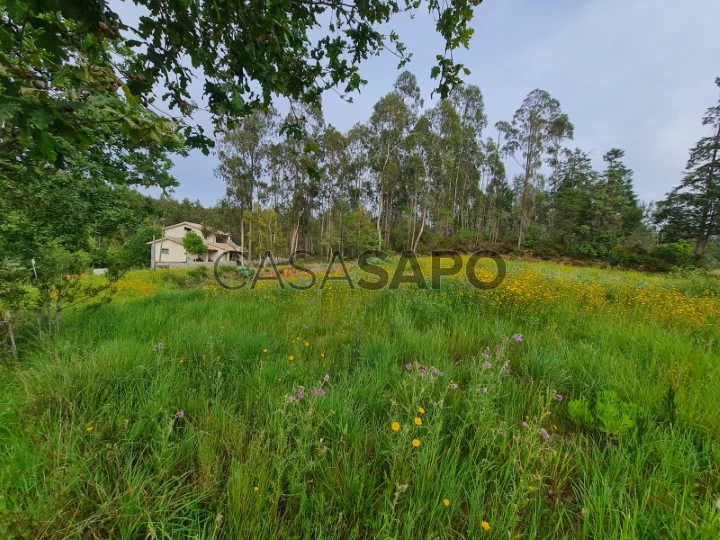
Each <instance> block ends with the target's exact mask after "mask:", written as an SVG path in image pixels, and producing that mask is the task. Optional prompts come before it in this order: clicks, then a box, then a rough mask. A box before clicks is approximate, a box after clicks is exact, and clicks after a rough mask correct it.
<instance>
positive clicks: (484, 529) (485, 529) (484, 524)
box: [480, 521, 490, 532]
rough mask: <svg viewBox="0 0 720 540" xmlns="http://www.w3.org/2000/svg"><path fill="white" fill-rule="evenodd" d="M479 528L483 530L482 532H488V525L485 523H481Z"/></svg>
mask: <svg viewBox="0 0 720 540" xmlns="http://www.w3.org/2000/svg"><path fill="white" fill-rule="evenodd" d="M480 526H481V527H482V528H483V531H485V532H488V531H489V530H490V524H489V523H488V522H487V521H483V522H482V523H481V524H480Z"/></svg>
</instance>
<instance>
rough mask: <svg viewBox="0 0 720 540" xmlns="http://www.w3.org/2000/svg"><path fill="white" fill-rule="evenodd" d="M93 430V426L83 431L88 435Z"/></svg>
mask: <svg viewBox="0 0 720 540" xmlns="http://www.w3.org/2000/svg"><path fill="white" fill-rule="evenodd" d="M93 429H95V427H94V426H88V427H86V428H85V431H87V432H88V433H90V432H91V431H92V430H93Z"/></svg>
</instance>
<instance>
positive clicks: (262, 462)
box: [0, 261, 720, 538]
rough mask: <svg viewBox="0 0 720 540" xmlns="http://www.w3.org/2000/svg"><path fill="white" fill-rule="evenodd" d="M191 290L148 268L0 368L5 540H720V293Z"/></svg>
mask: <svg viewBox="0 0 720 540" xmlns="http://www.w3.org/2000/svg"><path fill="white" fill-rule="evenodd" d="M422 266H423V268H424V269H425V270H427V269H428V268H429V264H428V261H423V262H422ZM351 272H352V273H355V272H356V269H351ZM183 275H185V272H184V271H180V270H162V271H149V270H147V271H142V272H131V273H130V274H128V275H127V276H126V277H125V278H124V279H122V280H120V281H119V282H118V297H119V298H118V300H117V301H116V302H113V303H112V304H108V305H105V306H103V307H102V308H101V309H100V310H99V311H96V312H95V313H94V315H93V317H86V316H85V315H84V314H83V312H78V313H77V314H76V315H74V316H71V317H67V318H66V323H65V329H64V332H63V334H62V335H61V336H60V337H57V338H55V339H53V340H52V341H51V342H48V343H38V344H36V345H34V346H32V347H31V348H28V347H26V346H24V347H23V348H22V349H23V350H25V351H26V354H24V355H23V356H22V357H21V358H20V359H19V361H18V363H16V364H11V365H8V364H4V365H3V366H2V367H1V368H0V369H2V372H1V373H0V375H1V376H0V381H1V382H0V385H2V388H1V391H0V396H2V397H1V398H0V446H1V447H2V453H3V456H4V457H3V460H2V462H1V463H2V464H1V465H0V492H2V493H3V498H2V499H0V535H2V536H3V537H14V536H17V537H27V536H31V537H70V538H80V537H93V536H97V537H123V538H127V537H147V536H154V537H172V538H177V537H188V536H197V537H203V538H213V537H229V538H237V537H242V538H248V537H252V538H261V537H262V538H269V537H279V536H282V537H313V538H317V537H348V538H361V537H364V538H367V537H378V536H391V537H403V538H404V537H423V538H425V537H433V538H435V537H438V536H439V537H441V538H456V537H468V538H483V537H487V538H495V537H507V536H508V535H509V536H511V537H517V536H523V537H524V536H538V537H558V538H576V537H580V536H584V537H593V538H617V537H620V536H626V537H636V538H648V537H661V538H668V537H672V538H714V537H715V536H716V533H717V531H718V528H719V527H720V508H718V501H719V500H720V482H719V481H718V478H720V454H719V453H718V448H719V446H718V444H720V438H719V437H720V422H719V420H718V416H717V411H716V406H715V405H716V403H717V400H718V397H719V396H718V384H717V381H718V376H719V374H720V373H719V372H718V369H720V368H719V367H718V362H717V358H718V341H717V335H718V334H717V324H718V320H720V316H719V314H720V300H719V299H718V296H717V291H715V292H712V291H709V289H707V288H705V289H704V290H702V292H701V291H700V290H699V289H702V287H699V288H697V290H696V287H695V286H690V285H688V282H687V281H686V279H688V278H685V277H682V276H677V277H674V278H665V277H660V276H650V275H645V274H640V273H625V272H613V271H607V270H605V271H601V270H593V269H577V268H575V269H573V268H568V267H563V266H559V265H549V264H542V265H538V264H530V265H528V264H523V265H516V264H511V266H510V273H509V276H508V279H507V280H506V282H505V283H504V284H503V286H501V287H500V288H498V289H496V290H493V291H477V290H475V289H472V288H470V287H468V286H467V282H465V281H464V280H462V279H458V280H450V281H448V282H446V283H445V285H444V286H443V289H442V290H438V291H432V290H418V289H416V288H415V287H403V288H401V289H400V290H394V291H391V290H385V291H363V290H361V289H357V288H356V289H355V290H349V289H348V288H347V287H346V286H345V285H344V284H339V283H330V284H329V286H328V287H327V288H326V289H325V290H322V291H321V290H319V289H317V288H315V289H311V290H308V291H304V292H298V291H293V290H290V289H288V288H286V289H285V290H280V289H279V288H278V287H277V286H276V285H275V284H272V283H265V284H263V286H262V287H261V288H259V289H257V290H255V291H247V290H245V291H240V292H237V293H228V292H226V291H219V290H218V289H217V288H216V287H214V286H213V285H212V281H203V280H202V276H201V275H200V273H198V275H196V276H192V277H191V276H188V279H192V280H194V281H193V283H192V284H190V283H189V282H182V281H180V280H179V279H178V278H172V279H171V276H183ZM534 275H536V276H537V277H536V278H533V276H534ZM198 280H200V281H198ZM706 280H707V278H706ZM706 283H707V286H710V284H712V283H713V281H710V280H707V281H706ZM180 284H181V285H180ZM186 287H188V288H186ZM683 288H684V289H686V292H681V289H683ZM691 291H693V292H691ZM661 298H666V304H665V305H663V306H661V307H660V308H658V306H657V305H653V301H654V299H661ZM27 339H28V338H27V336H20V340H23V341H26V340H27ZM24 345H29V343H24ZM413 441H416V442H413Z"/></svg>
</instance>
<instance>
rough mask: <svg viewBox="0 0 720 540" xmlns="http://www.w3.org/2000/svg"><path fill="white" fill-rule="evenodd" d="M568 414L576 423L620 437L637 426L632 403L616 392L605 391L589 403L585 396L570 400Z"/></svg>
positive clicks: (582, 426) (579, 425)
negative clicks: (621, 397)
mask: <svg viewBox="0 0 720 540" xmlns="http://www.w3.org/2000/svg"><path fill="white" fill-rule="evenodd" d="M568 414H569V415H570V418H572V420H573V422H575V425H576V426H578V427H581V428H583V429H586V430H589V431H594V430H597V431H601V432H603V433H605V434H606V435H608V436H610V437H619V436H620V435H623V434H625V433H627V432H628V431H629V430H630V429H632V428H633V427H634V426H635V419H636V416H637V413H636V410H635V407H634V405H633V404H632V403H628V402H626V401H621V400H620V399H619V398H618V397H617V394H615V392H612V391H603V392H600V393H599V394H598V395H597V397H596V398H595V400H594V402H593V403H592V404H591V403H589V402H588V401H587V400H586V399H585V398H584V397H581V398H579V399H573V400H571V401H570V402H568Z"/></svg>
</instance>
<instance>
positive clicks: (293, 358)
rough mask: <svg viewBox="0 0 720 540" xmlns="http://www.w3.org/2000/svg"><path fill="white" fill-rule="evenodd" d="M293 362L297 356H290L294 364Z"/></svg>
mask: <svg viewBox="0 0 720 540" xmlns="http://www.w3.org/2000/svg"><path fill="white" fill-rule="evenodd" d="M293 360H295V356H293V355H292V354H291V355H290V361H291V362H292V361H293Z"/></svg>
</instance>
